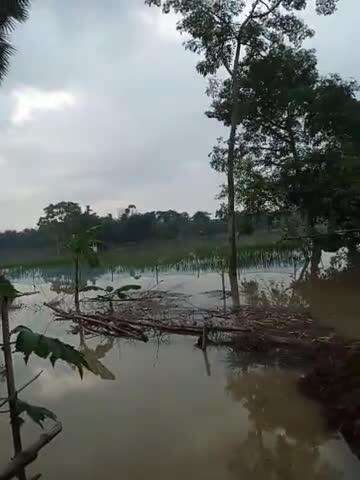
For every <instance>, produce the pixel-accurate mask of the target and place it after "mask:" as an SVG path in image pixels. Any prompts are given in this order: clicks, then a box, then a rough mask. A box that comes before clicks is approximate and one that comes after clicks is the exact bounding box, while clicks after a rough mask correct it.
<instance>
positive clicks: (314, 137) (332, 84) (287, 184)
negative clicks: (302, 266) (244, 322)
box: [211, 45, 360, 272]
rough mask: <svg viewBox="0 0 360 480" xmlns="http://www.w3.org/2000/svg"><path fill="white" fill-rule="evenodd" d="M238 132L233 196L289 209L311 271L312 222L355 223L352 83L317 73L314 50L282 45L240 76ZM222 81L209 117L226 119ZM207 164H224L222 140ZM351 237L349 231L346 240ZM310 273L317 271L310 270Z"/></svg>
mask: <svg viewBox="0 0 360 480" xmlns="http://www.w3.org/2000/svg"><path fill="white" fill-rule="evenodd" d="M241 84H242V88H241V90H240V92H239V96H240V99H239V103H240V104H241V106H242V109H241V112H240V116H241V123H242V126H243V131H242V134H241V136H238V138H237V144H236V151H237V152H238V154H237V159H238V161H237V162H236V165H235V180H236V193H237V195H236V200H237V201H238V203H239V204H242V206H243V207H245V209H246V210H248V211H259V210H260V211H264V210H266V209H268V210H274V209H275V210H276V209H293V208H295V209H296V210H297V211H298V212H300V213H301V215H302V217H303V218H304V219H305V221H306V224H307V231H306V232H304V233H307V234H308V235H310V237H311V238H314V240H313V246H314V247H316V248H314V249H313V252H314V259H313V260H314V261H313V262H312V264H313V265H314V268H315V269H316V265H317V263H318V261H317V259H319V254H320V253H321V245H320V241H318V240H317V239H316V237H317V233H316V231H315V225H316V223H317V222H319V221H321V222H326V223H327V225H328V228H329V230H334V229H335V227H337V228H341V229H346V230H349V229H351V228H352V229H354V228H357V229H358V227H359V225H358V223H359V222H358V220H357V219H358V214H359V197H360V191H359V185H360V133H359V132H360V102H359V101H358V100H357V98H356V92H357V85H356V83H355V82H353V81H351V82H347V81H344V80H342V79H341V78H340V77H338V76H336V75H332V76H330V77H328V78H320V77H319V75H318V72H317V68H316V58H315V55H314V52H313V51H308V50H301V49H293V48H290V47H289V46H285V45H281V46H278V47H277V48H274V49H272V50H271V51H270V52H269V54H268V55H266V56H265V58H261V59H259V60H257V61H254V62H253V63H252V65H251V67H250V68H249V69H248V70H247V71H246V72H245V73H244V74H243V75H242V77H241ZM231 111H232V98H231V92H230V91H229V89H228V88H226V86H225V87H224V88H223V89H222V91H221V92H220V93H219V95H218V96H217V97H216V99H215V101H214V102H213V110H212V112H211V115H212V116H215V117H216V118H219V119H223V120H224V121H227V120H226V119H229V118H230V116H231ZM212 165H213V167H214V168H216V169H218V170H220V171H222V170H224V169H225V168H226V149H225V147H224V146H223V145H222V144H221V143H220V144H219V145H217V146H216V147H215V149H214V151H213V154H212ZM350 238H352V239H354V235H353V234H352V235H351V236H349V237H348V242H349V241H350ZM314 272H315V270H314Z"/></svg>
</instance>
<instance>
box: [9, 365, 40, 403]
mask: <svg viewBox="0 0 360 480" xmlns="http://www.w3.org/2000/svg"><path fill="white" fill-rule="evenodd" d="M43 372H44V370H41V371H40V372H39V373H38V374H37V375H35V377H33V378H32V379H31V380H29V381H28V382H26V383H25V384H24V385H23V386H22V387H20V388H19V389H17V390H16V394H18V393H20V392H22V391H23V390H25V388H27V387H28V386H29V385H31V384H32V383H33V382H35V380H37V379H38V378H39V377H40V375H41V374H42V373H43ZM9 400H11V398H10V397H8V398H6V399H5V400H4V401H3V402H1V403H0V408H1V407H3V406H4V405H5V404H6V403H8V401H9Z"/></svg>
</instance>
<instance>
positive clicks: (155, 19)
mask: <svg viewBox="0 0 360 480" xmlns="http://www.w3.org/2000/svg"><path fill="white" fill-rule="evenodd" d="M135 15H136V17H137V19H138V20H140V21H141V22H142V24H143V25H144V26H145V27H147V28H148V29H149V30H150V31H151V32H150V33H151V34H153V33H156V34H157V35H159V36H160V37H162V38H164V39H166V40H172V41H173V40H179V37H180V33H179V32H178V31H177V30H176V23H177V20H178V17H177V16H176V15H175V14H173V13H169V14H167V15H164V14H162V13H161V11H160V10H159V9H157V8H156V9H155V8H154V9H150V8H148V9H143V8H142V9H139V10H137V11H136V12H135Z"/></svg>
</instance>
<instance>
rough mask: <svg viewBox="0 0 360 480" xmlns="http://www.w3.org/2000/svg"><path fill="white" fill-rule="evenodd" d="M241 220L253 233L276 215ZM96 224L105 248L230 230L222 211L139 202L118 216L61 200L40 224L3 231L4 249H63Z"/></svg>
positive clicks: (243, 229) (241, 225) (0, 240)
mask: <svg viewBox="0 0 360 480" xmlns="http://www.w3.org/2000/svg"><path fill="white" fill-rule="evenodd" d="M238 223H239V230H240V232H241V233H243V234H251V233H252V232H253V231H254V229H256V228H264V229H270V228H272V227H273V225H274V219H272V218H267V217H265V218H261V217H259V216H257V217H256V218H255V217H254V216H246V215H239V222H238ZM275 223H276V222H275ZM95 226H99V230H98V235H97V237H98V238H99V240H101V242H103V245H104V246H105V248H106V247H110V246H112V245H116V244H121V243H128V242H140V241H146V240H170V239H175V238H183V237H184V238H185V237H191V236H192V237H194V236H214V235H221V234H226V231H227V225H226V219H225V218H224V217H222V216H221V214H218V215H217V218H212V217H211V215H210V214H209V213H208V212H204V211H198V212H196V213H195V214H194V215H189V214H188V213H187V212H181V213H179V212H176V211H175V210H166V211H152V212H146V213H140V212H138V211H137V209H136V207H135V205H129V207H127V208H126V209H124V211H123V212H122V213H121V214H119V216H118V218H114V217H113V216H112V215H111V214H108V215H106V216H100V215H98V214H97V213H96V212H94V211H93V210H92V209H91V208H90V207H89V206H87V207H86V208H85V209H82V208H81V206H80V205H79V204H78V203H74V202H60V203H57V204H50V205H49V206H48V207H46V208H45V209H44V214H43V216H41V217H40V219H39V221H38V224H37V228H33V229H25V230H23V231H19V232H17V231H12V230H11V231H10V230H8V231H5V232H2V233H0V249H4V250H9V249H29V248H42V247H48V246H56V247H57V249H58V250H59V251H60V250H61V249H62V248H63V247H64V246H65V245H66V242H67V241H68V239H69V238H70V237H71V235H72V234H74V233H78V232H79V231H83V230H86V229H88V228H91V227H95Z"/></svg>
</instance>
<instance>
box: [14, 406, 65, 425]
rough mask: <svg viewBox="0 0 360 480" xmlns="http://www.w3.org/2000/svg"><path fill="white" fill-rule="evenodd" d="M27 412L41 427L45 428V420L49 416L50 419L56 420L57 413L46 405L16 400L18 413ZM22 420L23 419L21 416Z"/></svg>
mask: <svg viewBox="0 0 360 480" xmlns="http://www.w3.org/2000/svg"><path fill="white" fill-rule="evenodd" d="M24 412H25V413H26V414H27V415H28V416H29V417H30V418H31V420H32V421H33V422H35V423H37V424H38V425H39V426H40V427H41V428H43V422H44V421H45V420H47V419H48V418H49V419H50V420H55V421H56V415H55V413H53V412H52V411H51V410H48V409H47V408H45V407H37V406H35V405H30V404H29V403H26V402H23V401H22V400H16V413H17V415H21V414H22V413H24ZM19 418H20V421H23V419H22V418H21V417H19Z"/></svg>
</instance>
